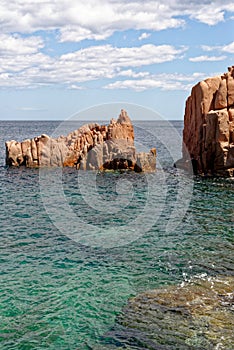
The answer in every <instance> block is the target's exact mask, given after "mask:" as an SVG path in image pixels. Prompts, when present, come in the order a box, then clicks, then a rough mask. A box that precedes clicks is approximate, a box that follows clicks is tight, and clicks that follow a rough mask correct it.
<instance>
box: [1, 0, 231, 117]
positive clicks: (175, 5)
mask: <svg viewBox="0 0 234 350" xmlns="http://www.w3.org/2000/svg"><path fill="white" fill-rule="evenodd" d="M0 19H1V20H0V119H1V120H20V119H23V120H64V119H67V118H69V116H71V115H73V114H75V113H76V112H78V111H80V110H84V109H86V108H90V107H92V106H94V105H99V104H104V103H116V102H120V103H121V104H122V105H123V108H124V106H125V103H126V104H127V103H131V104H138V105H141V106H143V107H147V108H150V109H153V110H154V111H156V112H158V113H159V114H160V115H161V116H162V117H163V118H165V119H169V120H172V119H177V120H178V119H183V114H184V106H185V100H186V98H187V97H188V96H189V94H190V91H191V87H192V86H193V85H195V84H196V83H197V82H199V81H201V80H203V79H205V78H207V77H210V76H215V75H219V74H222V73H223V72H226V71H227V67H228V66H231V65H234V35H233V34H234V2H233V1H230V0H217V1H210V0H190V1H188V0H180V1H178V0H177V1H176V0H164V1H158V0H145V1H143V0H128V1H126V0H108V1H107V0H85V1H84V0H76V1H75V0H69V1H65V0H11V1H6V0H0ZM113 117H115V116H113ZM131 117H132V118H133V119H134V116H131Z"/></svg>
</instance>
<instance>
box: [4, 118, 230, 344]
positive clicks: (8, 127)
mask: <svg viewBox="0 0 234 350" xmlns="http://www.w3.org/2000/svg"><path fill="white" fill-rule="evenodd" d="M81 124H82V122H81ZM58 125H59V122H0V138H1V140H0V142H1V143H0V165H1V167H0V184H1V185H0V203H1V210H0V233H1V240H0V250H1V255H0V259H1V284H0V289H1V295H0V308H1V311H0V316H1V318H0V330H1V334H0V348H1V349H4V350H5V349H6V350H13V349H17V350H18V349H23V350H28V349H56V350H57V349H63V350H66V349H67V350H68V349H72V350H73V349H81V350H83V349H84V350H85V349H105V348H106V349H112V348H113V349H114V348H118V347H119V348H127V349H142V348H143V347H142V345H140V344H138V345H136V344H132V345H131V344H130V345H129V344H128V345H126V347H124V346H125V345H124V340H123V342H122V344H119V345H118V344H117V343H114V342H113V339H110V336H109V334H110V332H111V330H112V329H113V327H115V324H116V322H117V320H118V318H119V317H120V315H121V313H122V312H124V306H125V305H127V302H128V299H129V298H130V297H133V296H136V295H138V294H139V293H141V292H144V291H146V290H151V289H154V288H158V287H162V286H168V285H174V284H180V283H181V282H183V281H186V280H189V279H191V278H192V277H193V276H195V275H198V276H199V275H202V276H204V274H206V275H205V276H207V277H206V278H209V277H210V276H218V275H222V276H233V275H234V269H233V253H234V250H233V241H234V239H233V222H234V220H233V217H234V216H233V192H234V182H233V180H231V179H226V180H224V179H199V178H195V179H193V178H188V177H187V176H186V175H185V174H183V173H181V172H177V171H176V170H175V169H173V167H172V164H173V156H172V155H171V153H170V152H169V151H168V149H167V147H166V146H167V140H166V139H165V142H162V141H161V140H160V139H157V138H155V137H154V134H157V133H164V132H165V133H166V132H167V128H168V126H167V125H164V124H163V123H162V122H138V123H136V126H137V125H138V128H136V141H137V142H139V143H141V145H143V146H147V148H149V147H153V146H156V148H157V151H158V160H157V161H158V168H159V170H158V172H157V173H156V174H152V175H150V177H147V176H145V175H144V174H135V173H104V174H97V189H98V194H99V199H100V198H101V199H103V201H106V200H107V199H108V200H111V201H117V202H118V200H120V199H121V198H123V197H124V196H125V195H126V194H125V193H123V194H122V195H121V194H118V193H116V185H117V184H118V182H119V181H123V180H124V181H127V184H129V183H131V184H132V191H133V195H132V198H131V200H130V201H128V202H127V205H126V206H125V208H124V209H123V210H121V211H118V212H115V213H108V211H107V210H104V211H100V210H98V208H92V207H89V206H88V205H87V203H86V202H85V201H84V198H85V197H84V195H82V193H80V189H79V186H78V181H77V172H76V171H75V170H73V169H64V170H63V174H62V176H63V190H64V195H65V198H66V201H67V203H68V204H69V207H70V208H72V210H73V213H74V215H75V216H76V217H77V218H79V219H80V218H82V220H83V221H84V222H85V223H86V224H89V225H93V226H95V227H98V228H99V229H100V231H102V230H103V232H107V231H105V230H106V229H107V228H108V235H109V236H108V240H109V239H110V235H111V233H110V232H113V234H116V232H118V230H119V231H120V230H121V227H125V225H126V223H128V224H129V227H130V225H131V223H132V221H133V220H134V218H136V217H139V215H140V213H141V212H142V211H143V210H144V207H145V205H146V203H147V194H148V189H149V187H148V183H149V181H150V183H153V184H155V188H156V190H157V191H156V192H155V193H154V196H155V197H154V203H156V204H155V207H156V206H157V208H158V210H157V212H156V214H155V215H156V216H157V218H155V223H154V225H153V227H152V228H151V229H149V230H146V232H143V231H144V227H142V232H143V233H142V232H140V233H139V232H138V233H136V237H135V236H134V237H132V239H130V241H129V242H128V244H126V245H121V246H119V245H118V242H117V243H116V241H115V244H114V247H112V248H106V247H105V244H104V243H105V242H104V241H105V237H104V238H103V240H104V241H103V245H101V246H100V245H99V246H95V244H94V245H92V244H91V245H90V244H88V245H87V244H86V245H84V244H82V242H81V241H80V240H79V239H77V241H74V240H71V239H70V238H69V234H70V232H67V235H66V234H64V233H62V232H61V231H59V229H58V228H57V227H56V226H55V225H56V222H53V220H52V219H51V217H50V216H49V215H48V213H47V212H48V210H47V211H46V208H45V206H44V203H43V200H42V197H41V192H40V186H39V185H40V184H39V170H38V169H25V168H20V169H6V168H5V167H4V152H5V151H4V141H5V140H9V139H12V138H14V139H17V140H22V139H25V138H28V137H33V136H35V135H38V134H41V133H47V134H50V133H52V132H53V131H54V129H55V128H56V127H57V126H58ZM173 127H174V128H175V130H177V131H178V132H179V133H181V130H182V123H181V122H174V124H173ZM147 129H148V130H151V131H152V132H153V133H150V134H149V132H147ZM71 130H72V125H71ZM89 176H90V175H87V179H88V177H89ZM191 181H192V182H193V181H194V183H193V188H192V196H191V198H188V201H189V206H188V210H187V211H186V213H185V216H184V217H182V215H183V210H182V209H183V208H182V207H183V206H184V205H186V203H187V202H186V201H185V202H184V200H185V198H183V194H184V196H185V197H186V195H188V193H187V192H186V190H185V191H184V192H182V195H181V197H178V194H179V193H180V189H179V187H178V186H180V187H184V189H186V188H189V185H188V184H191ZM87 192H88V189H87ZM162 194H163V195H162ZM121 196H123V197H121ZM124 198H125V197H124ZM57 205H58V207H59V205H60V203H57ZM181 208H182V209H181ZM47 209H48V208H47ZM181 210H182V211H181ZM170 218H172V224H171V225H170V226H169V227H170V229H167V227H168V223H169V222H170V221H169V220H170ZM173 218H174V221H173ZM178 218H179V219H178ZM63 219H64V220H65V224H66V217H64V218H63ZM67 225H68V223H67ZM173 225H174V228H173ZM67 227H68V230H69V225H68V226H67ZM88 227H89V226H88V225H87V232H86V234H87V235H88V234H90V232H88ZM90 227H92V226H90ZM111 230H112V231H111ZM78 232H79V230H78ZM127 234H128V232H127V230H126V235H127ZM135 238H138V239H135ZM230 346H231V345H230ZM149 348H150V347H149ZM226 349H229V347H226ZM230 349H231V348H230Z"/></svg>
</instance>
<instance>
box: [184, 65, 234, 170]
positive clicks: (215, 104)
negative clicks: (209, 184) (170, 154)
mask: <svg viewBox="0 0 234 350" xmlns="http://www.w3.org/2000/svg"><path fill="white" fill-rule="evenodd" d="M183 143H184V145H183V162H180V165H184V166H185V167H186V162H187V163H188V162H189V158H191V160H192V163H193V167H194V171H195V173H198V174H204V175H218V176H219V175H220V176H233V175H234V66H232V67H229V68H228V72H227V73H224V74H223V75H221V76H217V77H213V78H208V79H206V80H204V81H202V82H200V83H198V84H197V85H195V86H194V87H193V88H192V92H191V95H190V96H189V97H188V99H187V101H186V107H185V115H184V131H183Z"/></svg>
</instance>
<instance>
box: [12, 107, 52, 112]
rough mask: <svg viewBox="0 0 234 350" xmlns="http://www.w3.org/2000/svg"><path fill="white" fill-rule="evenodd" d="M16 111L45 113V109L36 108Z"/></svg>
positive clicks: (23, 108)
mask: <svg viewBox="0 0 234 350" xmlns="http://www.w3.org/2000/svg"><path fill="white" fill-rule="evenodd" d="M16 110H17V111H23V112H42V111H46V109H45V108H38V107H19V108H17V109H16Z"/></svg>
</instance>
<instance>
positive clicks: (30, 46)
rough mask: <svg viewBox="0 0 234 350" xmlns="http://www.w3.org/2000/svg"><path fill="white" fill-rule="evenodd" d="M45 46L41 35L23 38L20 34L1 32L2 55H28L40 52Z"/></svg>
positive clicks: (0, 52) (0, 50)
mask: <svg viewBox="0 0 234 350" xmlns="http://www.w3.org/2000/svg"><path fill="white" fill-rule="evenodd" d="M43 47H44V42H43V40H42V38H40V37H39V36H30V37H26V38H22V37H20V36H19V35H17V34H15V35H8V34H0V55H1V56H2V55H4V56H7V55H9V56H14V55H23V54H24V55H27V54H32V53H36V52H38V51H39V50H40V49H41V48H43Z"/></svg>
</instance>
